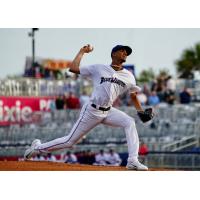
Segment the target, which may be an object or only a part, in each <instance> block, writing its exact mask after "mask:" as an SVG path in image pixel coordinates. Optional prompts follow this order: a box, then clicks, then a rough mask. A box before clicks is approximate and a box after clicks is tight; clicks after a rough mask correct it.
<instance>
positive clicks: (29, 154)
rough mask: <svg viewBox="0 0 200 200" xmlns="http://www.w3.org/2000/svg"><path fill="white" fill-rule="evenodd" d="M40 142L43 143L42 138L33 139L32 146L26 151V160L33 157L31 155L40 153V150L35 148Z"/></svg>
mask: <svg viewBox="0 0 200 200" xmlns="http://www.w3.org/2000/svg"><path fill="white" fill-rule="evenodd" d="M40 144H41V141H40V140H38V139H36V140H33V142H32V144H31V147H30V148H28V149H27V150H26V151H25V153H24V160H29V159H31V157H33V156H35V155H36V154H38V150H35V148H36V147H37V146H38V145H40Z"/></svg>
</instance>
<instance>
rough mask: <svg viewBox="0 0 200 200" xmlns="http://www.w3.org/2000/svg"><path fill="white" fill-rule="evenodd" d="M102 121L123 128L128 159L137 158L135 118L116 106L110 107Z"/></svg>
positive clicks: (137, 144) (137, 146)
mask: <svg viewBox="0 0 200 200" xmlns="http://www.w3.org/2000/svg"><path fill="white" fill-rule="evenodd" d="M102 123H104V124H107V125H110V126H114V127H122V128H124V131H125V134H126V140H127V145H128V154H129V156H128V160H133V159H137V157H138V151H139V138H138V133H137V129H136V125H135V120H134V119H133V118H131V117H130V116H128V115H127V114H126V113H124V112H122V111H120V110H118V109H116V108H112V109H111V110H110V112H109V114H108V116H107V117H106V118H105V119H104V120H103V122H102Z"/></svg>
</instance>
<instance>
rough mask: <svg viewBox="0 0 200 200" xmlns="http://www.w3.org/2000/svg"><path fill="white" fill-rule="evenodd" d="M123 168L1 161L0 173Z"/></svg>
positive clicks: (118, 168)
mask: <svg viewBox="0 0 200 200" xmlns="http://www.w3.org/2000/svg"><path fill="white" fill-rule="evenodd" d="M123 170H126V168H125V167H111V166H93V165H80V164H66V163H57V162H47V161H46V162H37V161H18V162H17V161H2V162H0V171H123Z"/></svg>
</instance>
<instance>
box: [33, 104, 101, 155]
mask: <svg viewBox="0 0 200 200" xmlns="http://www.w3.org/2000/svg"><path fill="white" fill-rule="evenodd" d="M100 122H101V119H100V118H98V117H95V116H93V115H92V114H91V113H90V112H88V111H87V107H85V110H84V111H83V112H82V113H81V114H80V117H79V119H78V120H77V122H76V123H75V125H74V127H73V128H72V130H71V132H70V133H69V135H66V136H64V137H61V138H58V139H55V140H52V141H50V142H46V143H43V144H40V145H38V146H37V147H36V150H39V151H40V152H51V151H55V150H59V149H64V148H70V147H72V146H73V145H74V144H76V143H77V142H78V141H79V140H80V139H81V138H82V137H83V136H84V135H85V134H86V133H88V132H89V131H90V130H91V129H92V128H94V127H95V126H96V125H97V124H99V123H100Z"/></svg>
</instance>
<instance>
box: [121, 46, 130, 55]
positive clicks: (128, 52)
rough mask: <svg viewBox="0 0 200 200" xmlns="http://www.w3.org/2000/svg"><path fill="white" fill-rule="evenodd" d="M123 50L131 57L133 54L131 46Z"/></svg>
mask: <svg viewBox="0 0 200 200" xmlns="http://www.w3.org/2000/svg"><path fill="white" fill-rule="evenodd" d="M122 49H125V50H126V52H127V56H129V55H130V54H131V53H132V49H131V48H130V47H129V46H123V47H122Z"/></svg>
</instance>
